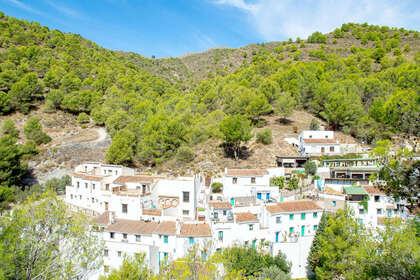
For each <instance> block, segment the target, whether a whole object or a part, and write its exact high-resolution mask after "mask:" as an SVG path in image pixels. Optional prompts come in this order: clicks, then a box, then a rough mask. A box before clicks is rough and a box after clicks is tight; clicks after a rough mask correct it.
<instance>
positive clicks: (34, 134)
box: [23, 117, 51, 145]
mask: <svg viewBox="0 0 420 280" xmlns="http://www.w3.org/2000/svg"><path fill="white" fill-rule="evenodd" d="M40 121H41V120H40V119H39V118H38V117H30V118H29V119H28V120H27V121H26V123H25V126H24V127H23V133H24V134H25V136H26V138H28V140H33V141H34V142H35V143H36V144H37V145H40V144H46V143H48V142H50V141H51V137H50V136H48V135H47V134H46V133H45V132H44V131H43V130H42V125H41V122H40Z"/></svg>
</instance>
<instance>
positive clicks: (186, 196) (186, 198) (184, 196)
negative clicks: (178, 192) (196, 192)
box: [182, 192, 190, 202]
mask: <svg viewBox="0 0 420 280" xmlns="http://www.w3.org/2000/svg"><path fill="white" fill-rule="evenodd" d="M182 201H184V202H190V192H182Z"/></svg>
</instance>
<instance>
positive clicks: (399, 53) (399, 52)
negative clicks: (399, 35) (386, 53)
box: [394, 48, 401, 56]
mask: <svg viewBox="0 0 420 280" xmlns="http://www.w3.org/2000/svg"><path fill="white" fill-rule="evenodd" d="M394 55H395V56H399V55H401V50H400V49H399V48H396V49H395V50H394Z"/></svg>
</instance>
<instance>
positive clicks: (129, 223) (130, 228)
mask: <svg viewBox="0 0 420 280" xmlns="http://www.w3.org/2000/svg"><path fill="white" fill-rule="evenodd" d="M157 226H158V223H156V222H144V221H133V220H124V219H116V220H115V223H113V224H110V225H109V226H107V227H106V228H105V229H104V230H105V231H112V232H120V233H132V234H148V235H150V234H152V233H153V232H154V231H155V230H156V228H157Z"/></svg>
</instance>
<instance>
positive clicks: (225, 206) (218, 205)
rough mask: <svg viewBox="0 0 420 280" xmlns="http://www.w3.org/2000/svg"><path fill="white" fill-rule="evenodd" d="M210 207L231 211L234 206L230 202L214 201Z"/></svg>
mask: <svg viewBox="0 0 420 280" xmlns="http://www.w3.org/2000/svg"><path fill="white" fill-rule="evenodd" d="M209 206H210V207H213V208H216V209H231V208H232V204H231V203H230V202H218V201H214V202H209Z"/></svg>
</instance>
